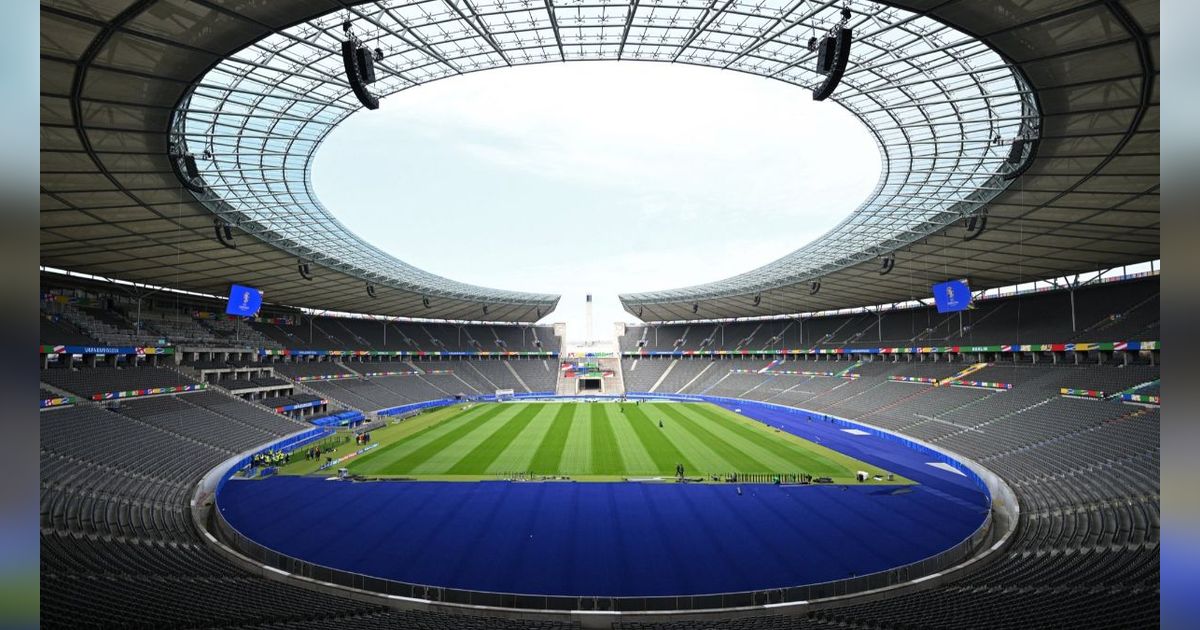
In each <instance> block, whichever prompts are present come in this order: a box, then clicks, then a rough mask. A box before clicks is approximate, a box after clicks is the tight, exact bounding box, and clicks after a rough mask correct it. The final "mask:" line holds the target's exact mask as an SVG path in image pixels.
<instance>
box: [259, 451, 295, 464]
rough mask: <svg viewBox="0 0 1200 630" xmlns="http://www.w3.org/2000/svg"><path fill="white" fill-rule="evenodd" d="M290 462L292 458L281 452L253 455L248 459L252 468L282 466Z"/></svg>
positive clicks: (264, 452)
mask: <svg viewBox="0 0 1200 630" xmlns="http://www.w3.org/2000/svg"><path fill="white" fill-rule="evenodd" d="M291 461H292V456H291V455H290V454H289V453H285V452H283V451H263V452H262V453H255V454H254V455H253V456H252V457H251V458H250V466H251V467H252V468H255V467H258V466H282V465H284V464H287V463H289V462H291Z"/></svg>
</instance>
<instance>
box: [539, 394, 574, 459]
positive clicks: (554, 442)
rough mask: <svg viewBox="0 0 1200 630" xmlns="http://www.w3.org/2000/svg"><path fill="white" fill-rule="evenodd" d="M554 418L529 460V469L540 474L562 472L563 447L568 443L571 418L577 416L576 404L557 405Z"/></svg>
mask: <svg viewBox="0 0 1200 630" xmlns="http://www.w3.org/2000/svg"><path fill="white" fill-rule="evenodd" d="M555 406H556V407H557V409H555V410H554V420H552V421H551V423H550V430H549V431H547V432H546V436H545V437H544V438H542V443H541V444H538V447H537V450H536V451H534V453H533V459H531V460H530V461H529V470H531V471H533V472H534V473H537V474H539V475H552V474H557V473H560V472H562V471H561V470H559V464H560V463H561V462H562V459H563V448H564V447H565V446H566V444H567V434H568V433H570V432H571V420H572V419H573V418H574V417H575V405H555Z"/></svg>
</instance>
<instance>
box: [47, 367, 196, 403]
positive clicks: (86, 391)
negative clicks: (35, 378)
mask: <svg viewBox="0 0 1200 630" xmlns="http://www.w3.org/2000/svg"><path fill="white" fill-rule="evenodd" d="M41 380H42V382H44V383H47V384H50V385H53V386H55V387H58V388H60V389H65V390H67V391H69V392H71V393H72V394H76V395H79V396H81V397H83V398H91V397H92V396H94V395H96V394H104V393H109V392H122V391H131V390H135V389H146V388H151V387H176V386H180V385H195V384H196V381H194V380H192V379H190V378H188V377H186V376H184V375H183V374H180V373H179V372H176V371H175V370H172V369H169V368H161V367H148V366H127V367H95V368H79V369H74V368H56V369H47V370H42V371H41Z"/></svg>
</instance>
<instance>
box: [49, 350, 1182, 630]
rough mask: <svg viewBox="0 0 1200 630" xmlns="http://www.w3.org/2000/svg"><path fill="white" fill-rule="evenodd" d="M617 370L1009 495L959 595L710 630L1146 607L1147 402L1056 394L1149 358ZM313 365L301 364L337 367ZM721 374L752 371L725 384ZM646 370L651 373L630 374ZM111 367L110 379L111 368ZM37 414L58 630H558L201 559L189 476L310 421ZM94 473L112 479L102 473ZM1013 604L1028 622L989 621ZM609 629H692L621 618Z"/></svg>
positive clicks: (214, 412)
mask: <svg viewBox="0 0 1200 630" xmlns="http://www.w3.org/2000/svg"><path fill="white" fill-rule="evenodd" d="M625 361H626V374H627V375H628V376H629V377H632V378H631V381H630V382H631V383H634V382H641V383H645V382H648V381H653V380H657V378H658V377H661V376H662V374H664V373H665V372H666V367H667V366H670V365H671V364H672V363H674V364H675V369H673V370H672V373H674V371H675V370H677V369H678V370H680V374H679V375H677V376H675V377H674V378H668V379H664V380H663V384H664V386H665V387H661V388H660V390H661V391H667V390H669V389H670V388H671V387H675V388H679V389H682V388H685V386H687V384H688V382H691V381H692V380H693V379H696V377H697V376H699V375H702V374H703V373H704V372H705V371H708V372H713V374H722V377H721V378H713V379H710V380H712V381H713V382H712V384H710V385H706V386H704V387H702V388H701V387H699V386H698V385H697V383H692V385H691V386H690V387H691V389H706V390H708V393H709V394H713V395H736V396H738V397H744V398H749V399H756V400H770V399H775V400H779V399H781V398H782V399H785V400H795V401H797V402H799V403H803V406H805V407H807V408H811V409H814V410H821V411H825V412H828V413H834V414H837V415H842V416H845V417H848V418H854V419H858V420H860V421H864V422H867V423H870V424H876V425H879V426H884V427H887V428H891V429H893V430H897V431H899V432H901V433H903V434H907V435H912V436H913V437H918V438H921V439H925V440H928V441H931V442H933V443H935V444H941V445H944V446H945V447H947V448H949V449H951V450H953V451H955V452H959V453H962V454H964V455H966V456H968V457H972V458H974V459H977V460H978V461H980V462H982V463H983V464H984V465H986V466H988V467H989V468H991V469H992V470H995V471H996V472H997V473H999V474H1000V475H1001V476H1003V477H1004V478H1005V479H1007V480H1008V481H1009V482H1010V483H1011V484H1012V486H1013V488H1014V490H1015V491H1016V492H1017V494H1018V497H1019V500H1020V502H1021V508H1022V512H1021V521H1020V525H1019V527H1018V537H1017V539H1016V540H1015V542H1014V544H1013V546H1012V547H1011V548H1010V549H1009V550H1008V551H1007V552H1006V553H1005V554H1003V556H1002V557H1001V558H1000V559H999V560H997V561H996V562H994V563H992V564H990V565H988V566H987V567H986V568H985V569H983V570H982V571H979V572H976V573H974V574H972V575H970V576H968V577H966V578H964V579H962V580H958V581H955V582H954V583H953V584H952V585H948V586H941V587H937V588H933V589H930V590H926V591H922V592H918V593H913V594H909V595H902V596H899V597H895V598H891V599H888V600H887V601H886V602H883V603H878V604H875V603H871V604H855V605H850V606H841V607H836V608H830V609H821V610H813V611H810V612H808V613H805V615H804V616H801V617H794V616H779V615H776V616H768V617H758V618H745V619H738V620H730V621H719V622H713V623H712V624H705V625H704V627H706V628H708V627H712V628H745V629H751V630H754V629H760V628H781V627H788V628H805V627H813V628H825V627H834V626H842V627H844V626H845V625H847V624H849V625H852V626H854V627H864V628H867V627H897V628H899V627H908V626H920V627H938V628H942V627H944V628H957V627H964V626H972V625H975V624H984V625H987V626H988V627H1001V628H1008V627H1011V628H1018V627H1027V626H1028V625H1029V623H1030V622H1031V621H1032V620H1041V621H1044V622H1045V623H1051V624H1059V623H1062V624H1067V625H1069V623H1068V622H1069V620H1071V619H1075V618H1077V617H1078V615H1079V614H1080V613H1081V611H1085V610H1086V611H1095V610H1103V611H1105V614H1106V615H1109V617H1110V618H1111V619H1112V622H1113V623H1112V625H1113V626H1114V627H1118V626H1121V627H1127V625H1128V624H1134V625H1136V622H1137V620H1144V619H1147V618H1152V617H1153V615H1155V614H1156V602H1157V567H1158V564H1157V553H1158V539H1159V534H1158V528H1159V495H1158V492H1159V490H1158V454H1159V446H1158V421H1159V417H1158V411H1157V409H1153V408H1143V407H1137V406H1131V405H1124V404H1121V403H1119V402H1116V401H1111V400H1079V399H1072V398H1065V397H1063V396H1061V395H1060V394H1059V388H1060V387H1063V386H1068V385H1069V386H1078V387H1091V388H1101V387H1110V388H1112V389H1115V388H1118V387H1124V386H1127V385H1131V384H1134V385H1135V384H1138V383H1139V382H1145V381H1151V382H1153V381H1154V380H1156V379H1157V376H1158V372H1157V371H1158V368H1157V367H1156V366H1150V365H1132V366H1128V367H1118V366H1115V365H1097V364H1088V365H1084V366H1063V365H1059V366H1055V365H1049V364H1039V365H1033V364H1028V363H1026V364H999V363H997V364H991V365H989V366H988V367H986V368H984V369H983V370H981V371H979V372H977V373H976V375H977V377H978V378H980V379H984V378H986V379H988V380H993V379H994V380H996V381H1001V380H1002V379H1003V382H1009V383H1012V384H1013V389H1011V390H1007V391H999V392H997V391H988V390H980V389H971V388H961V387H950V386H942V387H933V386H930V385H926V384H917V383H897V382H891V381H888V380H887V378H888V377H889V376H895V375H920V374H932V375H935V376H941V377H944V376H946V372H947V371H948V368H947V366H945V365H937V364H921V363H919V362H908V361H897V362H892V361H864V362H860V363H857V365H856V367H854V368H853V369H852V370H850V372H851V373H857V374H861V375H862V376H861V377H860V378H859V379H857V380H847V379H841V378H836V377H805V376H799V375H790V374H783V373H779V372H781V371H784V370H792V371H801V370H805V369H812V370H813V371H818V370H819V371H837V370H841V369H845V368H846V367H848V366H851V365H855V363H856V362H849V361H803V360H793V361H787V362H784V363H780V364H776V365H773V366H771V368H770V369H768V370H766V371H764V372H758V370H762V369H763V368H766V367H767V366H768V365H770V362H768V361H764V360H760V359H753V360H751V359H745V360H741V359H738V360H718V361H712V360H707V359H700V360H676V359H671V358H656V359H650V358H640V359H636V361H637V362H638V366H637V369H633V370H631V369H630V366H631V365H632V363H633V361H634V360H631V359H626V360H625ZM321 363H324V364H325V365H322V364H321ZM321 363H317V364H312V363H300V364H298V365H305V366H312V365H317V366H318V367H321V368H327V367H329V366H331V365H334V364H331V363H327V362H321ZM467 363H470V364H472V365H473V366H474V367H475V368H476V369H477V370H478V371H477V372H475V376H474V378H475V379H476V380H478V379H480V378H481V376H482V375H483V374H487V375H492V376H495V377H496V380H497V381H500V382H499V383H497V384H504V383H505V381H503V379H501V378H499V376H500V375H503V374H505V373H508V376H509V377H510V378H511V376H512V374H511V373H509V372H508V369H507V368H506V367H505V366H504V365H503V364H501V363H500V362H499V361H495V360H491V361H471V362H465V361H432V362H426V364H427V366H428V367H429V368H430V369H439V368H440V369H444V368H445V366H446V365H452V366H456V367H458V368H459V369H461V368H462V367H463V365H461V364H467ZM540 363H541V362H540V361H537V360H525V361H513V362H511V364H512V365H522V366H523V367H522V368H521V369H522V371H523V372H527V371H528V370H527V369H526V368H533V369H534V370H536V369H538V368H539V367H540ZM279 365H280V364H276V367H278V366H279ZM368 365H370V364H369V363H360V364H355V367H363V366H368ZM400 365H407V364H404V363H401V364H400ZM681 365H682V366H683V368H682V369H680V366H681ZM335 367H336V366H335ZM957 367H961V364H958V365H957ZM834 368H836V370H835V369H834ZM734 369H737V370H755V371H754V372H752V373H736V374H734V373H731V372H730V370H734ZM501 370H503V371H501ZM93 371H94V372H95V373H96V374H102V375H109V376H106V377H103V378H106V379H111V380H105V382H113V381H115V380H117V379H119V386H121V387H134V388H137V387H146V386H147V384H148V383H151V382H153V383H161V382H164V381H163V380H162V379H163V378H164V375H166V374H175V373H174V372H173V371H171V370H166V369H163V368H123V369H117V368H106V367H101V368H94V369H93V370H89V371H86V374H91V373H92V372H93ZM639 371H641V372H642V373H643V374H645V375H648V376H642V377H635V376H634V375H637V374H638V372H639ZM81 372H85V371H84V370H77V371H72V370H46V371H43V378H46V377H47V375H50V377H51V378H53V377H54V375H62V374H68V375H69V374H79V373H81ZM114 373H119V377H112V376H111V375H112V374H114ZM535 373H536V372H535ZM444 377H449V375H427V376H425V377H417V376H409V375H406V376H391V377H373V378H369V379H363V378H354V379H348V380H344V381H318V382H314V383H312V384H311V385H313V386H317V387H323V388H328V389H329V391H330V392H331V397H334V398H337V397H338V396H337V395H335V393H336V394H340V395H341V396H344V397H345V398H353V401H351V400H347V401H346V402H349V403H351V404H354V403H355V402H358V403H360V404H356V405H355V406H359V407H360V408H363V407H367V408H369V407H372V406H376V407H381V408H382V407H383V406H387V405H394V404H405V403H407V402H410V401H414V400H418V399H428V397H429V395H430V394H431V393H435V392H436V393H438V394H440V393H441V392H440V391H438V390H435V389H432V388H424V389H422V388H423V387H424V386H414V384H416V383H424V382H427V381H426V379H437V378H444ZM636 378H640V379H641V380H640V381H639V380H635V379H636ZM140 379H148V380H146V381H143V380H140ZM167 380H172V379H167ZM780 381H782V382H780ZM59 382H60V383H63V384H64V385H65V384H67V383H65V382H63V381H61V380H60V381H59ZM83 382H87V383H92V382H95V380H86V381H83ZM172 382H174V381H173V380H172ZM456 382H458V381H456ZM668 382H669V383H670V385H669V386H667V384H668ZM651 384H652V383H651ZM785 385H786V386H787V387H785ZM74 387H75V389H76V391H80V392H87V391H91V390H93V389H95V386H94V385H92V386H85V387H80V386H78V385H74ZM335 388H337V389H336V392H335ZM743 388H744V389H743ZM101 389H103V387H101ZM739 389H742V391H740V392H737V390H739ZM734 392H736V393H734ZM785 392H786V393H785ZM830 392H838V395H836V396H831V395H830ZM801 399H803V400H801ZM367 403H369V404H367ZM42 416H43V421H42V451H43V452H42V468H43V499H42V506H43V510H42V512H43V514H42V518H43V544H44V547H45V553H44V555H43V570H44V572H45V575H44V578H43V580H44V581H43V584H44V586H46V587H48V588H50V589H53V590H56V591H58V592H59V594H53V595H51V599H49V602H48V603H49V612H50V615H51V616H50V617H49V618H48V619H50V620H51V621H52V623H51V625H54V623H53V620H57V621H59V622H60V623H59V625H63V623H65V620H66V619H69V618H73V616H78V619H86V620H91V621H92V622H94V623H97V624H101V625H103V624H106V623H112V622H114V621H115V620H117V619H119V618H121V617H122V615H128V614H130V613H129V611H130V610H133V609H134V608H133V607H135V605H136V604H135V602H139V601H141V600H139V599H138V598H150V599H152V600H153V601H158V602H160V603H161V605H160V606H159V607H157V608H156V611H155V612H154V613H153V614H151V615H150V616H149V617H147V616H145V615H142V616H140V617H139V618H141V619H151V620H152V621H153V622H161V623H168V624H170V623H177V622H180V620H183V619H207V620H209V623H210V624H212V625H221V624H226V623H232V620H237V623H239V624H241V625H240V626H239V627H255V626H254V625H252V624H254V623H259V622H260V621H261V622H262V623H267V622H265V621H263V620H266V619H270V620H271V622H270V623H271V624H272V625H270V626H261V627H295V628H309V627H312V628H322V627H333V626H336V625H337V624H345V623H353V624H354V625H355V626H356V627H358V625H359V624H360V623H362V624H366V625H364V626H363V627H375V626H373V625H371V624H377V625H378V627H389V626H388V624H397V623H400V624H404V623H411V624H414V625H412V626H407V627H428V628H442V627H513V628H534V627H570V626H569V625H568V626H561V625H554V624H549V625H544V626H537V625H531V623H530V622H515V621H514V622H508V623H511V624H514V625H511V626H503V625H495V624H499V623H501V622H499V621H496V620H489V619H486V618H476V617H472V618H470V619H460V618H458V617H457V616H455V615H448V614H446V613H433V612H429V613H426V612H421V613H417V612H399V611H388V610H384V609H382V608H379V607H377V606H371V605H367V604H358V603H353V602H351V601H349V600H344V599H340V598H333V597H330V596H325V595H319V594H314V593H309V592H307V591H298V590H296V589H294V588H292V587H287V586H283V585H279V584H274V583H271V582H266V581H263V580H261V579H260V578H255V577H251V576H248V575H245V574H242V573H240V572H239V571H238V570H236V569H233V568H232V567H229V566H228V565H227V564H226V563H225V562H224V561H223V560H221V559H219V558H218V557H216V556H215V555H213V554H212V552H211V551H209V550H208V549H207V547H206V546H205V545H204V544H202V543H200V542H199V541H198V539H197V538H196V534H195V532H194V531H193V530H192V529H191V525H190V522H189V516H188V507H187V498H188V496H189V493H190V490H191V487H192V483H193V482H194V481H195V479H197V478H198V477H199V475H201V474H202V473H203V472H204V471H205V470H207V469H208V468H210V467H211V466H213V465H215V464H216V463H217V462H219V461H221V460H222V459H224V458H225V457H227V456H229V455H230V454H232V453H233V452H236V451H238V450H242V449H244V448H247V447H250V446H253V445H255V444H259V443H263V442H265V441H267V440H269V439H270V438H272V437H274V436H281V435H285V434H288V433H290V432H294V431H295V430H296V429H299V428H302V427H303V426H304V425H303V424H302V423H300V422H296V421H293V420H289V419H287V418H284V417H282V416H279V415H276V414H271V413H269V412H266V411H264V410H262V409H260V408H259V407H257V406H255V405H253V404H250V403H247V402H244V401H239V400H236V399H235V398H233V397H230V396H228V395H225V394H221V393H218V392H213V391H209V392H196V393H188V394H179V395H172V396H161V397H154V398H149V399H146V400H132V401H123V402H122V403H121V404H120V406H119V408H117V409H115V410H108V409H104V408H101V407H98V406H95V405H93V404H90V403H85V404H84V405H83V406H80V407H75V408H66V409H61V410H51V411H46V412H43V414H42ZM80 436H85V437H86V439H80ZM100 471H104V473H105V474H96V473H99V472H100ZM67 588H70V589H75V590H76V591H79V592H80V597H79V598H65V596H64V595H62V594H61V593H62V592H64V591H63V590H62V589H67ZM231 589H233V590H239V589H240V591H239V592H243V593H244V592H246V591H251V592H253V593H254V595H253V596H251V597H240V598H239V599H238V600H237V602H238V603H237V605H236V606H234V607H224V608H222V607H219V606H215V605H213V603H214V602H217V601H221V599H222V598H225V597H228V596H229V595H230V593H231V592H233V590H231ZM265 594H270V595H271V596H270V597H267V596H266V595H265ZM260 595H261V596H263V597H264V599H259V597H260ZM301 600H303V601H301ZM326 600H328V601H326ZM317 602H319V603H317ZM1010 609H1011V610H1016V609H1020V611H1021V612H1020V614H1007V613H1006V614H1001V612H1000V611H1002V610H1010ZM79 615H82V616H79ZM931 615H932V616H931ZM1001 618H1002V619H1003V621H998V619H1001ZM931 619H934V620H937V621H935V622H931V621H930V620H931ZM323 624H324V625H323ZM422 624H423V625H422ZM470 624H484V625H470ZM390 627H394V625H393V626H390ZM401 627H406V626H401ZM614 627H617V628H682V627H694V626H692V625H688V624H683V625H679V624H672V623H625V624H616V625H615V626H614Z"/></svg>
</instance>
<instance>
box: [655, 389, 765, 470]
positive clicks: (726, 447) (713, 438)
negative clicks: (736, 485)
mask: <svg viewBox="0 0 1200 630" xmlns="http://www.w3.org/2000/svg"><path fill="white" fill-rule="evenodd" d="M663 407H664V409H663V411H665V412H666V413H667V415H669V416H671V417H672V418H673V419H674V420H675V421H676V422H677V423H678V424H679V425H680V426H681V427H683V429H684V430H685V431H687V432H688V433H691V434H692V436H694V437H695V438H696V439H697V440H699V441H700V442H701V443H702V444H704V445H705V446H707V447H708V448H709V449H711V450H712V451H713V452H714V453H716V454H717V456H718V457H720V458H721V459H722V460H724V461H725V462H728V463H729V465H730V466H732V467H733V468H732V469H730V470H729V471H724V470H719V469H718V470H697V471H696V472H698V473H722V472H739V473H750V472H771V467H770V466H767V465H766V464H763V463H762V462H760V461H758V460H757V459H754V458H753V457H751V456H750V455H748V454H746V453H744V452H742V451H741V450H740V449H738V448H737V447H736V446H734V445H732V444H730V443H728V442H726V441H725V440H723V439H721V438H720V437H719V436H717V435H715V434H713V432H711V431H709V430H708V429H707V428H706V427H704V426H702V425H701V424H700V423H699V422H697V421H696V420H694V419H693V418H691V417H690V416H688V415H686V414H684V413H683V412H682V411H680V410H679V409H676V408H675V405H663Z"/></svg>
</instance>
